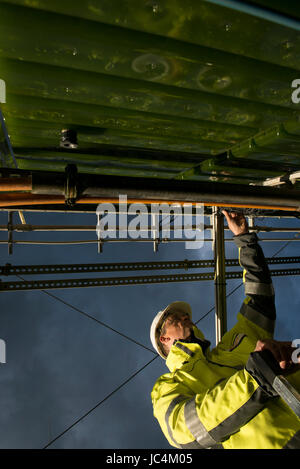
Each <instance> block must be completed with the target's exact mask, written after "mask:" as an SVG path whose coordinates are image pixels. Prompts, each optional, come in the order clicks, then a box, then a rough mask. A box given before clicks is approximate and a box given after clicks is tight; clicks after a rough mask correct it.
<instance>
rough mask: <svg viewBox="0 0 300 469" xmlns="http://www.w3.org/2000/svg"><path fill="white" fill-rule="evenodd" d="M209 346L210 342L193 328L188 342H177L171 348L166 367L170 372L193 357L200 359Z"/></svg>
mask: <svg viewBox="0 0 300 469" xmlns="http://www.w3.org/2000/svg"><path fill="white" fill-rule="evenodd" d="M209 346H210V342H209V341H208V340H205V338H204V336H203V334H202V332H201V331H200V330H199V329H198V328H197V327H196V326H194V327H193V332H192V336H191V339H190V340H188V341H184V340H177V341H176V342H175V343H174V344H173V345H172V347H171V350H170V352H169V355H168V357H167V360H166V365H167V367H168V368H169V370H170V371H171V372H173V371H175V370H176V369H178V368H181V366H182V365H183V363H184V362H187V361H189V360H190V359H191V358H193V357H194V356H195V355H197V356H198V358H200V356H202V357H203V358H204V357H205V353H206V351H207V349H208V348H209Z"/></svg>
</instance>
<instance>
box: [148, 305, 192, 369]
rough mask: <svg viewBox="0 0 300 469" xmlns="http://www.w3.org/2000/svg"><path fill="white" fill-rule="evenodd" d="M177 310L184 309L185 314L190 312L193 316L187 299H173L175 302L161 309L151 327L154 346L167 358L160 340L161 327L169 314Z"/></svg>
mask: <svg viewBox="0 0 300 469" xmlns="http://www.w3.org/2000/svg"><path fill="white" fill-rule="evenodd" d="M177 311H182V312H183V313H185V314H188V315H189V316H190V318H192V309H191V307H190V305H189V304H188V303H186V302H185V301H173V303H171V304H169V305H168V306H167V307H166V308H165V309H164V310H163V311H159V313H157V315H156V316H155V318H154V319H153V321H152V324H151V329H150V339H151V342H152V345H153V347H154V348H155V350H156V351H157V353H158V354H159V355H160V356H161V357H162V358H163V359H164V360H165V359H166V358H167V357H166V355H165V354H164V352H163V349H162V347H161V345H162V344H161V342H160V340H159V337H160V328H161V326H162V324H163V322H164V321H165V319H166V317H167V316H169V314H172V313H174V312H177Z"/></svg>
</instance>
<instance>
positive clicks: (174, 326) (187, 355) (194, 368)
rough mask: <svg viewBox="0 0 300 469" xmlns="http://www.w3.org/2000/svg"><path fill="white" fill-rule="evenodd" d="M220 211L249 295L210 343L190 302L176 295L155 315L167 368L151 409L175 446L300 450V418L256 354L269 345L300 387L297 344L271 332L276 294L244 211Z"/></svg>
mask: <svg viewBox="0 0 300 469" xmlns="http://www.w3.org/2000/svg"><path fill="white" fill-rule="evenodd" d="M222 213H223V214H224V215H225V217H226V219H227V223H228V227H229V228H230V230H231V231H232V233H233V235H234V236H233V239H234V241H235V244H236V245H237V247H238V249H239V262H240V265H241V266H242V267H243V269H244V271H243V281H244V287H245V295H246V298H245V300H244V301H243V303H242V306H241V309H240V311H239V313H238V315H237V323H236V325H235V326H234V327H233V328H232V329H231V330H230V331H229V332H227V333H225V334H224V336H223V337H222V340H221V341H220V343H219V344H217V346H216V347H215V348H213V349H212V350H211V349H210V342H209V341H207V340H206V339H205V337H204V335H203V333H202V332H201V331H200V330H199V329H198V328H197V327H196V325H195V324H194V323H193V321H192V311H191V307H190V305H189V304H188V303H186V302H184V301H174V302H173V303H171V304H170V305H169V306H167V307H166V308H165V309H164V310H163V311H160V312H159V313H158V314H157V315H156V316H155V318H154V320H153V322H152V325H151V331H150V338H151V341H152V344H153V346H154V348H155V350H156V351H157V352H158V353H159V355H160V356H161V357H162V358H164V359H165V360H166V365H167V367H168V369H169V370H170V373H166V374H164V375H163V376H161V377H160V378H159V379H158V380H157V381H156V383H155V385H154V387H153V390H152V393H151V398H152V403H153V410H154V416H155V417H156V418H157V420H158V422H159V424H160V427H161V429H162V431H163V433H164V435H165V436H166V438H167V440H168V442H169V443H170V445H171V446H174V447H176V448H182V449H196V448H197V449H201V448H210V449H279V448H286V449H296V448H298V449H299V448H300V419H299V418H298V417H297V415H296V414H295V413H294V412H293V411H292V410H291V409H290V407H289V406H288V405H287V404H286V403H285V402H284V401H283V399H282V398H281V397H279V396H278V394H277V393H276V391H275V390H274V389H273V387H272V386H271V385H270V384H269V383H268V381H267V380H266V379H265V377H264V376H263V375H262V374H261V372H260V369H259V368H258V367H257V366H256V362H255V360H254V356H257V354H261V353H262V350H265V349H266V350H270V351H271V352H272V354H273V356H274V357H275V359H276V360H277V363H278V364H279V365H280V368H281V369H282V371H283V372H284V373H287V372H289V374H288V375H287V376H286V378H287V379H288V381H289V382H290V384H292V385H293V386H294V388H295V389H297V390H298V391H300V365H298V364H295V363H294V359H293V360H292V358H291V357H292V356H294V355H292V353H293V352H294V351H295V349H294V348H293V347H291V342H281V341H277V340H274V339H273V333H274V326H275V318H276V310H275V295H274V289H273V285H272V280H271V276H270V272H269V269H268V265H267V263H266V261H265V258H264V254H263V251H262V249H261V247H260V245H259V244H258V238H257V235H256V233H255V232H251V233H249V232H248V224H247V221H246V219H245V217H244V215H243V214H241V213H235V212H230V213H229V212H227V211H226V210H224V211H222ZM253 352H255V353H256V355H255V353H254V354H253Z"/></svg>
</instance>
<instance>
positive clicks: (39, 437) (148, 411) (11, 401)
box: [0, 212, 300, 449]
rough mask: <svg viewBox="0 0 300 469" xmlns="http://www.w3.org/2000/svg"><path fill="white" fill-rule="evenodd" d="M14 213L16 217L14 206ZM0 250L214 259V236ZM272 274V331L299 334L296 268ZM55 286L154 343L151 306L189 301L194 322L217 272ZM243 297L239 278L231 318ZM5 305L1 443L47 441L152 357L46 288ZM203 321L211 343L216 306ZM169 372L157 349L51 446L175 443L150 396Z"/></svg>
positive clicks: (29, 254) (42, 216)
mask: <svg viewBox="0 0 300 469" xmlns="http://www.w3.org/2000/svg"><path fill="white" fill-rule="evenodd" d="M14 217H15V218H14V220H15V222H16V223H19V219H18V215H17V214H15V215H14ZM25 217H26V221H27V223H32V224H34V223H36V224H37V223H39V224H51V223H52V224H68V223H70V224H79V223H83V224H85V223H86V224H96V216H95V215H93V214H90V215H86V214H85V215H71V214H48V213H36V214H33V213H26V212H25ZM206 221H207V222H208V219H206ZM0 223H1V224H5V223H7V214H6V212H1V213H0ZM261 223H266V224H269V225H274V224H276V225H277V226H283V225H284V224H286V225H288V226H296V227H298V228H300V221H299V220H298V219H289V220H288V221H287V220H284V219H280V220H279V219H273V220H271V219H269V220H268V219H264V220H263V221H262V222H261ZM62 236H63V235H62V234H61V233H58V234H50V233H48V234H47V233H45V234H42V233H28V234H25V235H24V234H14V238H15V239H45V240H46V239H48V240H49V239H51V240H55V239H56V240H59V239H62ZM64 236H66V237H67V235H64ZM206 236H207V237H208V236H209V234H206ZM227 236H229V235H227ZM260 236H261V237H264V236H268V237H271V236H274V237H275V236H277V237H280V236H281V235H279V234H277V235H275V234H274V235H271V234H268V235H266V234H262V235H260ZM282 236H292V235H282ZM71 237H72V239H96V233H95V234H94V233H89V234H83V233H77V234H73V235H71ZM71 237H70V236H69V237H68V238H69V239H71ZM0 239H2V240H4V239H7V233H5V232H2V233H1V235H0ZM283 244H284V243H283V242H275V243H274V242H272V243H266V242H265V243H263V242H262V243H261V246H262V248H263V250H264V253H265V256H266V257H271V256H272V255H273V254H274V253H275V252H276V251H277V250H278V249H279V248H280V247H281V246H282V245H283ZM0 252H1V264H2V265H3V264H5V263H6V262H10V263H11V264H13V265H21V264H54V263H59V264H63V263H96V262H117V261H118V262H132V261H151V260H183V259H186V258H187V259H197V258H199V259H212V258H213V252H212V250H211V243H210V242H208V243H205V245H204V247H203V248H201V249H199V250H195V251H194V250H186V249H185V247H184V243H173V244H172V243H170V244H164V245H160V246H159V250H158V252H157V253H154V252H153V245H152V244H151V243H110V244H105V245H104V251H103V253H102V254H98V253H97V247H96V245H81V246H80V245H73V246H46V247H45V246H28V245H27V246H26V245H15V246H14V253H13V255H12V256H8V254H7V245H0ZM237 254H238V250H237V248H236V246H235V245H234V243H232V242H226V257H227V258H231V257H235V258H237ZM292 255H300V244H299V242H293V243H290V244H289V245H288V246H287V247H286V248H285V249H284V250H283V251H282V252H281V253H280V254H279V256H292ZM287 267H288V268H289V267H292V266H287ZM272 268H276V269H277V268H283V267H282V266H271V269H272ZM237 269H238V268H235V269H234V270H237ZM160 273H167V272H160ZM178 273H180V272H178ZM146 274H147V275H151V274H154V272H150V273H146ZM96 275H97V274H96ZM109 275H112V274H109ZM116 275H118V274H116ZM131 275H138V273H134V274H133V273H132V274H131ZM90 276H91V275H90ZM97 276H98V275H97ZM69 277H72V276H70V275H69ZM12 278H13V277H10V279H12ZM32 278H33V277H32ZM14 279H15V278H14ZM5 280H6V279H5V277H2V281H5ZM15 280H17V279H15ZM240 283H241V281H240V280H228V281H227V293H229V292H230V291H232V290H233V289H234V287H236V286H237V285H239V284H240ZM273 283H274V287H275V292H276V306H277V315H278V320H277V326H276V331H275V337H276V338H277V339H279V340H292V339H295V338H298V337H296V336H295V334H296V335H297V333H298V336H299V332H298V331H299V303H300V301H299V295H298V277H290V276H289V277H276V278H273ZM50 293H53V294H54V295H56V296H58V297H59V298H61V299H63V300H64V301H66V302H68V303H70V304H72V305H74V306H75V307H77V308H79V309H80V310H82V311H84V312H86V313H88V314H90V315H92V316H94V317H95V318H97V319H99V320H100V321H102V322H104V323H105V324H107V325H108V326H110V327H112V328H115V329H117V330H118V331H120V332H121V333H123V334H126V335H127V336H129V337H132V338H133V339H134V340H137V341H138V342H140V343H142V344H144V345H145V346H146V347H149V348H151V343H150V339H149V328H150V324H151V322H152V319H153V317H154V314H156V312H157V311H159V310H160V309H162V308H164V307H165V306H167V304H169V303H170V302H172V301H174V300H184V301H188V302H189V303H190V304H191V306H192V310H193V318H194V320H195V321H197V320H198V319H199V318H200V317H201V316H203V315H204V314H205V313H206V312H207V311H208V310H209V309H211V307H212V306H213V305H214V284H213V282H212V281H208V282H190V283H187V282H183V283H171V284H160V285H137V286H119V287H99V288H86V289H83V288H81V289H69V290H68V289H65V290H51V291H50ZM243 298H244V292H243V287H240V288H239V289H238V290H237V291H236V292H235V293H234V294H233V295H231V296H229V297H228V298H227V312H228V325H229V327H231V326H232V325H233V324H234V321H235V318H236V314H237V312H238V310H239V308H240V305H241V303H242V301H243ZM0 308H1V315H0V338H1V339H4V340H5V341H6V351H7V357H6V358H7V363H5V364H2V365H1V372H0V381H1V386H0V402H1V404H0V408H1V412H0V431H1V440H0V441H1V442H0V447H1V448H42V447H44V446H45V445H47V443H48V442H49V441H50V440H51V439H53V438H55V437H56V436H57V435H58V434H60V433H61V432H63V431H64V430H65V429H66V428H68V427H69V426H70V425H71V424H72V423H73V422H75V421H76V420H77V419H78V418H80V417H81V416H82V415H84V414H85V413H86V412H87V411H89V410H90V409H91V408H93V406H95V405H96V404H97V403H99V402H100V401H101V400H104V399H105V398H106V397H107V396H108V395H109V394H110V393H111V392H112V391H113V390H114V389H115V388H117V387H118V386H120V385H121V384H122V383H123V382H124V381H126V380H127V379H128V378H129V376H131V375H132V374H134V373H135V372H137V371H138V370H139V369H140V368H142V367H143V366H144V365H145V364H147V363H148V362H149V361H150V360H151V359H153V357H154V356H155V355H154V354H153V353H152V352H150V351H149V350H146V349H144V348H143V347H140V346H138V345H136V344H134V343H132V342H130V341H129V340H127V339H125V338H124V337H121V336H120V335H118V334H116V333H115V332H113V331H111V330H109V329H108V328H106V327H104V326H102V325H100V324H98V323H96V322H95V321H93V320H91V319H89V318H87V317H85V316H83V315H82V314H80V313H79V312H77V311H74V310H73V309H71V308H70V307H68V306H66V305H64V304H62V303H60V302H58V301H57V300H55V299H54V298H51V297H49V296H48V295H46V294H44V293H42V292H40V291H27V292H7V293H2V294H1V295H0ZM198 327H199V328H201V329H202V331H203V332H204V334H205V336H206V338H208V339H209V340H210V341H211V342H212V345H214V343H215V331H214V311H213V312H212V313H210V314H209V315H208V316H207V317H206V318H205V319H204V320H203V321H201V322H200V323H199V324H198ZM167 371H168V370H167V368H166V366H165V363H164V361H163V360H161V359H160V358H157V359H156V360H154V361H153V363H151V364H150V365H149V366H147V367H146V368H145V369H144V370H143V371H142V372H141V373H139V374H138V375H137V376H136V377H135V378H133V379H132V380H131V381H130V382H129V383H127V384H126V385H125V386H124V387H122V388H121V389H120V390H119V391H117V392H116V393H115V394H113V395H112V396H111V397H110V398H108V399H106V400H105V401H104V402H103V404H102V405H100V406H99V407H98V408H96V409H95V410H94V411H93V412H91V413H90V414H89V415H88V416H87V417H86V418H85V419H83V420H82V421H81V422H79V423H78V424H77V425H75V426H74V427H73V428H72V429H71V430H70V431H68V432H67V433H65V435H63V436H62V437H61V438H59V439H58V440H57V441H56V442H55V443H53V444H52V446H51V447H52V448H107V449H110V448H113V449H122V448H151V449H152V448H161V449H164V448H170V446H169V444H168V442H167V441H166V439H165V437H164V436H163V434H162V432H161V430H160V427H159V425H158V423H157V422H156V420H155V419H154V417H153V413H152V405H151V399H150V393H151V390H152V387H153V385H154V382H155V380H156V379H157V378H158V377H159V376H160V375H161V374H163V373H165V372H167Z"/></svg>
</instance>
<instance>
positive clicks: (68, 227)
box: [0, 213, 300, 233]
mask: <svg viewBox="0 0 300 469" xmlns="http://www.w3.org/2000/svg"><path fill="white" fill-rule="evenodd" d="M122 215H123V213H122ZM131 215H132V214H131ZM149 215H150V214H149ZM162 215H163V214H162ZM167 215H168V214H167ZM170 216H172V215H170ZM163 228H165V229H170V230H172V231H173V230H174V229H175V227H174V226H173V225H171V226H169V227H168V226H166V225H162V226H161V229H163ZM184 228H185V229H193V230H195V229H197V228H198V227H197V226H196V225H186V226H176V229H184ZM203 229H204V230H212V225H204V226H203ZM11 230H12V231H16V232H27V231H74V232H75V231H86V232H88V231H92V232H93V231H94V232H95V231H96V224H95V225H30V224H28V223H27V224H25V223H22V224H17V225H12V227H11ZM124 230H126V231H128V232H131V231H136V230H134V229H130V228H127V227H116V228H115V229H114V230H112V229H106V230H105V232H106V233H109V232H111V231H124ZM224 230H227V231H229V228H228V226H225V227H224ZM0 231H7V225H0ZM139 231H142V232H147V231H149V229H148V228H145V229H140V230H139ZM249 231H255V232H258V231H259V232H273V233H293V232H300V227H294V228H287V227H270V226H258V225H255V226H253V227H251V229H250V230H249Z"/></svg>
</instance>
